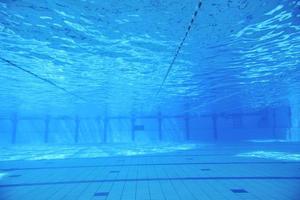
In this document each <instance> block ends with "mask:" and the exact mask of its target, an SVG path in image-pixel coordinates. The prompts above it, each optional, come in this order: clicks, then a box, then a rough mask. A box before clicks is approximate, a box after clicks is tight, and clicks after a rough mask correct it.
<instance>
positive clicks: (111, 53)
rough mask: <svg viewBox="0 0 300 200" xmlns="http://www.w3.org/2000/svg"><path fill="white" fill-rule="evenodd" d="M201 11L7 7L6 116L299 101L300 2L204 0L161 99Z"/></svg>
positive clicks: (173, 1)
mask: <svg viewBox="0 0 300 200" xmlns="http://www.w3.org/2000/svg"><path fill="white" fill-rule="evenodd" d="M197 4H198V2H197V1H196V0H195V1H194V0H193V1H192V0H184V1H178V0H140V1H133V0H126V1H121V0H108V1H93V0H81V1H70V0H64V1H58V0H48V1H47V0H41V1H33V0H20V1H19V0H18V1H15V0H0V66H1V72H0V82H1V86H0V102H1V104H2V105H5V106H2V107H1V108H0V110H1V112H2V113H3V112H16V111H18V112H24V113H26V112H29V113H44V112H47V113H51V112H52V113H62V112H63V113H66V112H70V113H72V112H82V113H85V112H88V113H101V112H104V111H105V110H106V109H109V110H110V112H112V113H116V114H122V113H130V112H132V111H134V112H135V113H139V112H140V113H148V112H154V111H155V112H156V110H157V109H159V108H164V109H166V110H168V108H170V109H171V108H174V105H176V107H177V108H178V110H174V109H172V112H176V113H180V112H185V111H186V110H190V111H195V112H198V111H201V112H204V111H209V110H212V109H218V110H221V111H222V110H224V111H227V110H228V111H232V110H245V109H256V108H261V107H265V106H273V105H280V104H285V103H286V102H288V101H294V100H295V99H297V98H298V99H299V93H300V90H299V88H300V66H299V64H300V59H299V55H300V54H299V52H300V1H299V0H285V1H283V0H270V1H262V0H251V1H250V0H226V1H225V0H205V1H203V2H202V6H201V8H200V9H199V11H198V15H197V17H196V19H195V23H193V26H192V29H191V31H190V32H189V35H188V37H187V39H186V40H185V42H184V44H183V47H182V49H181V51H180V53H179V55H178V57H177V59H176V61H175V63H174V66H173V68H172V70H171V72H170V74H169V75H168V77H167V79H166V82H165V84H164V85H163V87H162V90H161V91H160V93H159V94H158V95H156V94H157V91H158V90H159V87H160V85H161V82H162V80H163V77H164V76H165V74H166V72H167V69H168V67H169V65H170V63H171V61H172V59H173V56H174V54H175V51H176V49H177V47H178V45H179V44H180V42H181V40H182V38H183V36H184V34H185V32H186V30H187V29H188V25H189V23H190V20H191V17H192V15H193V13H194V11H195V7H196V6H197ZM33 74H34V75H33ZM35 75H38V76H39V78H42V79H44V80H40V79H39V78H37V77H36V76H35ZM45 80H48V81H50V82H51V83H54V84H55V85H56V86H58V87H55V86H53V85H51V84H49V82H47V81H45ZM59 88H63V89H59ZM64 89H65V91H64ZM295 102H297V101H295Z"/></svg>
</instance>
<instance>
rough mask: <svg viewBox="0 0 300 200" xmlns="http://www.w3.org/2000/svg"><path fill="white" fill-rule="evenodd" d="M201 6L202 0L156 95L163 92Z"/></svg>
mask: <svg viewBox="0 0 300 200" xmlns="http://www.w3.org/2000/svg"><path fill="white" fill-rule="evenodd" d="M201 6H202V1H201V0H200V1H199V3H198V6H197V8H196V10H195V12H194V14H193V16H192V19H191V21H190V24H189V26H188V28H187V30H186V32H185V35H184V37H183V38H182V40H181V42H180V44H179V46H178V47H177V50H176V53H175V55H174V57H173V59H172V62H171V63H170V65H169V68H168V70H167V73H166V74H165V76H164V79H163V81H162V82H161V84H160V86H159V89H158V91H157V93H156V95H155V96H158V95H159V93H160V92H161V89H162V88H163V86H164V84H165V82H166V80H167V77H168V75H169V73H170V72H171V70H172V67H173V65H174V63H175V61H176V59H177V57H178V55H179V53H180V50H181V49H182V46H183V43H184V42H185V40H186V38H187V37H188V34H189V33H190V31H191V29H192V25H193V24H194V22H195V19H196V17H197V15H198V12H199V9H200V8H201Z"/></svg>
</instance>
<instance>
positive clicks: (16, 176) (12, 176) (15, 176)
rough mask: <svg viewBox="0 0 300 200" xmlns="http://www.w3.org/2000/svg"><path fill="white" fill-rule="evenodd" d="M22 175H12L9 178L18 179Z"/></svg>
mask: <svg viewBox="0 0 300 200" xmlns="http://www.w3.org/2000/svg"><path fill="white" fill-rule="evenodd" d="M20 176H21V175H19V174H16V175H10V176H8V177H10V178H18V177H20Z"/></svg>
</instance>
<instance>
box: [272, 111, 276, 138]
mask: <svg viewBox="0 0 300 200" xmlns="http://www.w3.org/2000/svg"><path fill="white" fill-rule="evenodd" d="M272 137H273V138H274V139H276V138H277V136H276V110H275V109H274V108H273V109H272Z"/></svg>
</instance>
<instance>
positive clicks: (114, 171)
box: [109, 170, 120, 173]
mask: <svg viewBox="0 0 300 200" xmlns="http://www.w3.org/2000/svg"><path fill="white" fill-rule="evenodd" d="M119 172H120V171H117V170H112V171H109V173H119Z"/></svg>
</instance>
